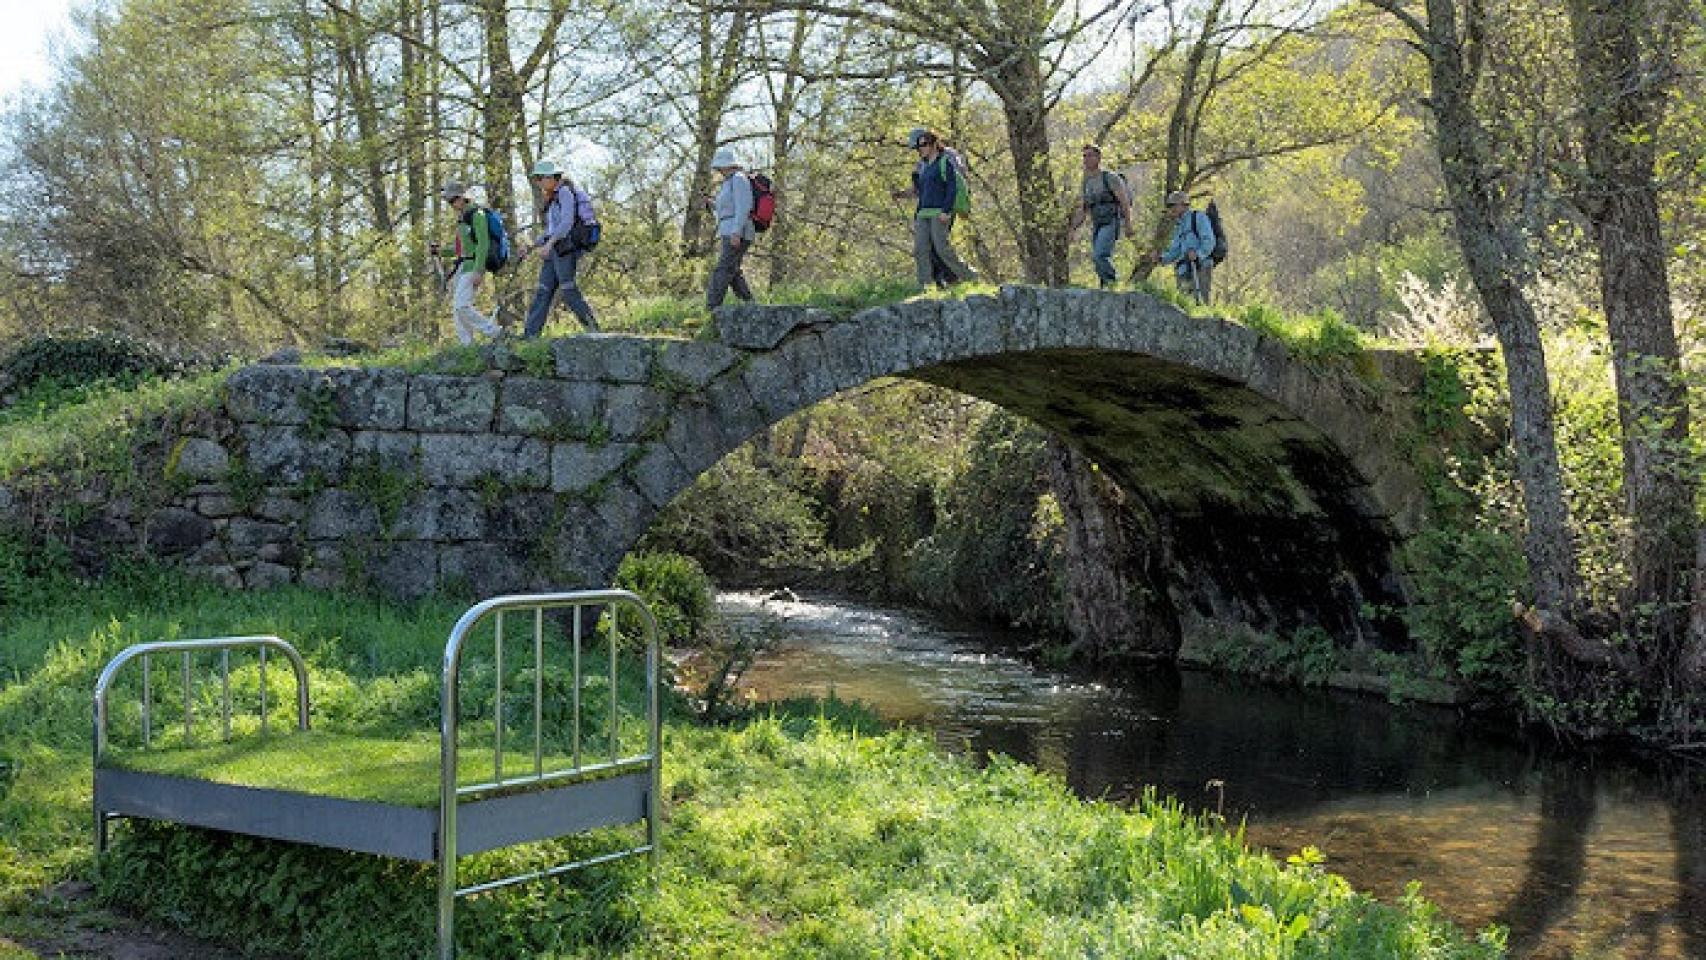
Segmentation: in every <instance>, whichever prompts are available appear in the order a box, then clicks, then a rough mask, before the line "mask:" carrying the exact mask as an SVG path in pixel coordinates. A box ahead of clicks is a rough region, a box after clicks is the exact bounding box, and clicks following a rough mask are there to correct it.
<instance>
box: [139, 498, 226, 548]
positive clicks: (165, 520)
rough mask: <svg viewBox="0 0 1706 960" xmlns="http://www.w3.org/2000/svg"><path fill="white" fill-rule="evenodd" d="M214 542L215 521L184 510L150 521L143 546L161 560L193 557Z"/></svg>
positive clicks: (168, 509) (164, 512)
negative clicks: (190, 555) (205, 545)
mask: <svg viewBox="0 0 1706 960" xmlns="http://www.w3.org/2000/svg"><path fill="white" fill-rule="evenodd" d="M212 539H213V521H211V520H209V519H207V518H206V517H204V516H202V515H201V514H199V513H192V512H190V511H188V510H185V509H183V508H181V507H166V508H165V509H163V510H160V511H158V512H156V513H155V514H154V515H153V516H151V517H149V518H148V523H147V526H146V527H145V528H144V532H143V542H144V543H146V544H147V545H148V552H149V553H152V554H154V555H155V556H160V557H178V556H184V555H185V554H190V553H193V552H194V551H196V550H197V549H199V548H201V546H202V545H203V544H206V543H207V542H208V541H209V540H212Z"/></svg>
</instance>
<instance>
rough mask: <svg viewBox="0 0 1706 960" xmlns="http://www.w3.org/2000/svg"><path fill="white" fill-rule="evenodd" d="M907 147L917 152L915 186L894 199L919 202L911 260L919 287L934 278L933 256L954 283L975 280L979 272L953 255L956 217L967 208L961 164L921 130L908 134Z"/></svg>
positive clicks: (939, 139) (915, 218)
mask: <svg viewBox="0 0 1706 960" xmlns="http://www.w3.org/2000/svg"><path fill="white" fill-rule="evenodd" d="M906 145H907V146H908V147H911V148H912V149H913V150H916V151H917V152H918V165H917V166H916V167H914V168H913V170H912V187H911V189H908V190H897V191H895V192H894V193H893V194H891V196H893V197H894V198H895V199H897V200H902V199H912V198H916V199H917V200H918V207H917V209H916V211H915V212H914V213H913V216H912V259H913V263H914V265H915V266H916V268H917V271H918V285H919V286H920V287H929V286H930V284H931V282H932V281H933V280H934V279H935V271H934V270H933V269H932V267H931V254H932V253H934V254H935V255H936V256H937V257H940V258H941V261H942V263H943V264H944V265H945V266H946V267H947V268H948V272H949V273H950V274H952V282H954V283H971V282H974V281H976V280H977V273H976V272H974V271H973V270H972V268H971V267H968V266H966V263H965V261H964V260H961V259H960V255H959V254H958V253H955V252H954V244H953V239H952V236H951V232H952V230H953V229H954V216H955V215H956V214H958V213H962V212H964V211H965V208H966V199H965V198H966V195H967V187H966V183H965V174H964V173H963V172H962V171H961V169H960V164H959V163H958V162H956V161H955V159H954V158H953V157H950V156H949V155H948V153H947V152H946V151H945V150H944V149H943V147H942V140H941V138H940V137H938V136H936V134H935V133H934V132H932V131H930V130H926V129H924V128H922V127H920V128H917V129H914V130H913V131H912V132H911V133H910V134H908V135H907V137H906Z"/></svg>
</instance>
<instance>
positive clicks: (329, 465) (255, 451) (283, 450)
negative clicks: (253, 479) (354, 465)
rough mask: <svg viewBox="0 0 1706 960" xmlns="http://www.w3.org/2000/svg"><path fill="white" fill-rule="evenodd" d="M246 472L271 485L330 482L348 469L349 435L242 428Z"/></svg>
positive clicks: (283, 429)
mask: <svg viewBox="0 0 1706 960" xmlns="http://www.w3.org/2000/svg"><path fill="white" fill-rule="evenodd" d="M241 434H242V442H243V444H244V449H245V453H246V456H245V461H246V462H247V464H248V468H249V470H250V471H251V472H252V473H254V474H255V475H257V476H260V477H264V478H265V479H266V480H267V481H268V482H270V483H279V484H299V483H302V482H303V481H304V480H307V479H308V478H309V477H310V476H317V477H320V478H321V479H322V480H325V481H326V482H329V483H336V482H338V481H339V480H341V479H342V478H343V473H344V470H345V469H346V468H347V467H348V466H349V449H350V438H349V434H347V433H345V432H343V431H342V430H328V431H326V432H325V433H324V434H323V435H321V436H319V437H310V436H308V435H307V433H306V432H305V431H303V430H302V429H301V428H299V427H276V426H273V427H244V428H242V431H241Z"/></svg>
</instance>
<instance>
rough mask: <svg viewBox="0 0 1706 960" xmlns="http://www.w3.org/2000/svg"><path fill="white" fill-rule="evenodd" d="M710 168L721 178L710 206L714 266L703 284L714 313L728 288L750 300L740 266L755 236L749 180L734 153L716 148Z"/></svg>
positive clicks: (708, 303) (727, 149)
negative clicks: (714, 236) (714, 237)
mask: <svg viewBox="0 0 1706 960" xmlns="http://www.w3.org/2000/svg"><path fill="white" fill-rule="evenodd" d="M711 169H712V170H714V171H716V172H717V173H718V174H719V175H720V176H721V177H722V178H723V184H722V186H721V187H718V188H717V197H716V200H714V201H713V202H712V207H711V209H712V211H713V212H714V213H715V214H716V216H717V265H716V267H714V268H713V269H712V270H711V278H710V280H708V281H707V282H706V284H705V304H706V306H709V307H710V308H711V309H713V310H715V309H716V308H718V307H720V306H722V305H723V298H724V297H725V296H726V295H727V294H728V292H729V290H730V289H733V290H734V292H735V296H737V297H739V298H741V299H742V300H746V301H751V300H752V288H751V287H750V286H748V285H747V282H746V274H745V273H743V272H741V263H742V262H743V261H745V260H746V252H747V251H748V250H750V249H752V241H753V239H754V238H756V237H757V236H758V234H757V231H756V228H754V226H753V224H752V204H753V199H752V181H751V180H750V179H748V178H747V175H746V172H745V171H744V170H742V169H741V167H740V162H739V161H737V160H736V159H735V152H734V151H733V150H730V149H729V148H728V147H719V148H717V152H716V153H715V154H714V155H712V157H711Z"/></svg>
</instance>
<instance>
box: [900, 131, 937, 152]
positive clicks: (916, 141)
mask: <svg viewBox="0 0 1706 960" xmlns="http://www.w3.org/2000/svg"><path fill="white" fill-rule="evenodd" d="M934 139H936V134H934V133H932V132H931V131H930V130H928V129H927V128H925V127H913V128H912V132H911V133H909V134H907V135H906V146H907V148H908V149H911V150H917V149H918V148H919V146H920V145H922V144H925V143H929V142H930V141H932V140H934Z"/></svg>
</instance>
